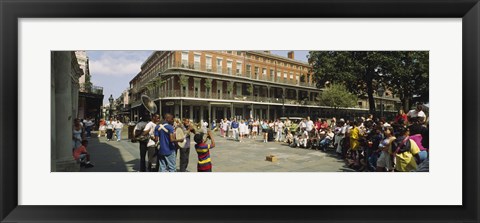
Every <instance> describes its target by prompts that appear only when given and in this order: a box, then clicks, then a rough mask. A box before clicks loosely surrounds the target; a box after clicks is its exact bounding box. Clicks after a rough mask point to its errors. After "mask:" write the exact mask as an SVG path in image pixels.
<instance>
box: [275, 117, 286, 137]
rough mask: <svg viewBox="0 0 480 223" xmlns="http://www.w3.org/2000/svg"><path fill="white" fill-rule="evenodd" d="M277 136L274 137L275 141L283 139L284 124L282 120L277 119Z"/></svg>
mask: <svg viewBox="0 0 480 223" xmlns="http://www.w3.org/2000/svg"><path fill="white" fill-rule="evenodd" d="M276 126H277V137H276V138H275V141H276V142H281V141H283V127H284V126H285V125H284V124H283V122H282V121H280V120H278V119H277V124H276Z"/></svg>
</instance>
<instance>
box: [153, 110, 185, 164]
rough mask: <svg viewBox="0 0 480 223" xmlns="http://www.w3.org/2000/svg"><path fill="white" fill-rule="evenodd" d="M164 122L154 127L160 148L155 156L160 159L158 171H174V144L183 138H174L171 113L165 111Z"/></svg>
mask: <svg viewBox="0 0 480 223" xmlns="http://www.w3.org/2000/svg"><path fill="white" fill-rule="evenodd" d="M164 119H165V122H164V123H162V124H159V125H157V127H156V128H155V139H157V140H160V148H159V150H158V154H157V157H158V159H159V161H160V172H175V170H176V163H175V162H176V154H175V152H176V151H175V150H176V145H175V144H177V143H178V142H183V140H184V139H176V138H175V129H174V128H173V115H171V114H169V113H167V114H165V116H164Z"/></svg>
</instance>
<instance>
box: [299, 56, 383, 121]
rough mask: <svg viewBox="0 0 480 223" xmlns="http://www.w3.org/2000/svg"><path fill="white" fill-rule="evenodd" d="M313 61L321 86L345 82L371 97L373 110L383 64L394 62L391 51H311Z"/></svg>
mask: <svg viewBox="0 0 480 223" xmlns="http://www.w3.org/2000/svg"><path fill="white" fill-rule="evenodd" d="M308 60H309V63H310V64H311V65H312V66H313V73H314V76H313V77H314V80H315V82H316V83H317V87H319V88H320V87H323V86H324V84H325V83H326V82H327V81H329V82H331V83H333V84H343V85H345V87H346V89H347V90H348V91H349V92H351V93H353V94H356V95H357V96H365V95H366V96H367V97H368V102H369V106H370V107H369V110H370V113H375V101H374V98H373V94H374V91H375V89H377V87H378V86H377V84H378V83H379V82H378V80H379V79H380V78H379V77H380V75H381V74H382V72H383V69H382V67H386V66H388V65H389V64H390V63H392V58H391V54H390V52H388V51H310V54H309V56H308Z"/></svg>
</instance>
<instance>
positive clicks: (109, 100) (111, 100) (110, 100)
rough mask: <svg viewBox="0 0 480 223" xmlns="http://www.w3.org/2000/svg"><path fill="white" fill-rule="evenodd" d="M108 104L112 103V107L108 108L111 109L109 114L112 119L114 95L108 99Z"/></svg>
mask: <svg viewBox="0 0 480 223" xmlns="http://www.w3.org/2000/svg"><path fill="white" fill-rule="evenodd" d="M108 102H110V106H108V107H109V108H108V109H109V112H108V114H109V116H110V117H112V105H113V96H112V95H110V97H109V98H108ZM110 117H109V118H110Z"/></svg>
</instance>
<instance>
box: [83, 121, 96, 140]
mask: <svg viewBox="0 0 480 223" xmlns="http://www.w3.org/2000/svg"><path fill="white" fill-rule="evenodd" d="M83 124H84V125H83V126H85V131H86V132H87V139H89V138H90V137H91V136H92V133H91V132H92V127H93V125H94V123H93V122H92V119H91V118H90V117H87V119H85V120H84V121H83Z"/></svg>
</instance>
